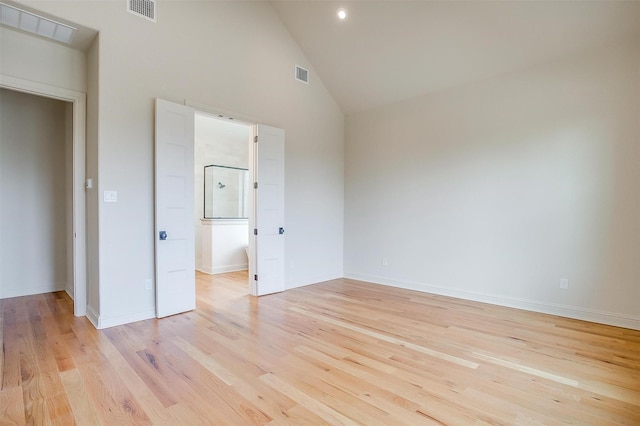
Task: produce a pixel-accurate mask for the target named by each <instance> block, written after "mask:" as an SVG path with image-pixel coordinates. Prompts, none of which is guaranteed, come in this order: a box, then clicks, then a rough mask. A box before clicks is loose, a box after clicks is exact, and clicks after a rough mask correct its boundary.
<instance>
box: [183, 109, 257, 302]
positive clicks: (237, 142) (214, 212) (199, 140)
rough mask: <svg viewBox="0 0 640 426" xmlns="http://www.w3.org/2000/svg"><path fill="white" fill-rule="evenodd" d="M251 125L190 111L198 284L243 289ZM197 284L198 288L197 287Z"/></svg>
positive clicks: (246, 289) (245, 289) (242, 291)
mask: <svg viewBox="0 0 640 426" xmlns="http://www.w3.org/2000/svg"><path fill="white" fill-rule="evenodd" d="M252 132H253V128H252V125H251V124H248V123H244V122H241V121H237V120H234V119H233V118H230V117H224V116H222V115H219V114H208V113H204V112H196V113H195V125H194V200H195V208H194V211H195V215H194V216H195V217H194V221H195V222H194V229H195V258H196V270H197V271H199V275H200V276H199V277H198V280H197V281H198V283H199V284H203V285H204V283H207V285H211V286H216V285H217V283H221V285H222V283H224V284H225V285H227V286H229V285H230V284H231V283H235V286H238V283H239V282H243V283H244V285H243V287H242V289H238V292H239V294H245V295H246V294H248V293H249V279H248V269H249V223H250V215H251V214H252V213H251V211H250V209H249V197H250V195H251V191H250V176H251V173H252V170H251V164H250V155H249V151H250V149H251V146H250V145H251V136H252ZM199 287H200V286H199Z"/></svg>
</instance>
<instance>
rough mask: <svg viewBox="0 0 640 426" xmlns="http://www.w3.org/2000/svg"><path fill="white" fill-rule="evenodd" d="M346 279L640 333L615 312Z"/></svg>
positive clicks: (639, 322)
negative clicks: (622, 328) (628, 329)
mask: <svg viewBox="0 0 640 426" xmlns="http://www.w3.org/2000/svg"><path fill="white" fill-rule="evenodd" d="M345 278H348V279H353V280H358V281H366V282H370V283H374V284H382V285H387V286H390V287H397V288H404V289H407V290H416V291H420V292H423V293H431V294H438V295H441V296H449V297H455V298H458V299H465V300H473V301H475V302H483V303H490V304H492V305H499V306H506V307H509V308H517V309H523V310H526V311H533V312H540V313H543V314H550V315H557V316H561V317H566V318H573V319H579V320H583V321H591V322H596V323H600V324H607V325H613V326H617V327H624V328H630V329H634V330H640V317H637V316H631V315H623V314H618V313H615V312H604V311H597V310H593V309H585V308H581V307H576V306H567V305H560V304H555V303H544V302H539V301H535V300H528V299H521V298H515V297H504V296H497V295H491V294H483V293H475V292H468V291H461V290H452V289H448V288H444V287H437V286H433V285H428V284H423V283H417V282H408V281H396V280H392V279H388V278H380V277H375V276H372V275H365V274H357V273H347V274H345Z"/></svg>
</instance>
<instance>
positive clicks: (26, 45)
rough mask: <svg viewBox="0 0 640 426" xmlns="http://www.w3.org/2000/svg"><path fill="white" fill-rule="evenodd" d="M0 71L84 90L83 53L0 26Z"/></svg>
mask: <svg viewBox="0 0 640 426" xmlns="http://www.w3.org/2000/svg"><path fill="white" fill-rule="evenodd" d="M0 73H2V74H5V75H9V76H13V77H20V78H22V79H25V80H30V81H36V82H38V83H44V84H47V85H50V86H55V87H60V88H64V89H69V90H75V91H77V92H83V93H84V92H86V89H87V69H86V55H85V54H84V53H83V52H80V51H78V50H75V49H71V48H69V47H66V46H63V45H61V44H58V43H53V42H49V41H47V40H45V39H42V38H39V37H33V36H29V35H27V34H23V33H20V32H17V31H14V30H10V29H7V28H4V27H0Z"/></svg>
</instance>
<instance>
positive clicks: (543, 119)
mask: <svg viewBox="0 0 640 426" xmlns="http://www.w3.org/2000/svg"><path fill="white" fill-rule="evenodd" d="M639 70H640V43H638V41H633V42H631V41H630V42H629V43H628V44H624V45H619V46H608V47H607V48H604V49H601V50H597V51H591V52H584V53H583V54H580V55H577V56H574V57H570V58H564V59H561V60H558V61H557V62H554V63H549V64H546V65H544V66H538V67H535V68H531V69H527V70H525V71H521V72H517V73H512V74H508V75H504V76H502V77H500V78H494V79H490V80H486V81H483V82H479V83H474V84H470V85H467V86H464V87H459V88H455V89H451V90H447V91H442V92H439V93H434V94H432V95H428V96H424V97H421V98H418V99H414V100H410V101H406V102H402V103H399V104H396V105H392V106H389V107H385V108H381V109H377V110H374V111H370V112H364V113H361V114H356V115H353V116H349V117H347V130H346V177H345V179H346V189H345V191H346V194H345V198H346V206H345V209H346V213H345V275H346V276H348V277H354V278H360V279H365V280H370V281H374V282H379V283H385V284H390V285H397V286H400V287H408V288H414V289H418V290H422V291H427V292H433V293H441V294H448V295H453V296H458V297H464V298H469V299H475V300H485V301H489V302H493V303H498V304H505V305H511V306H518V307H523V308H526V309H533V310H539V311H544V312H552V313H560V314H563V315H567V316H573V317H578V318H587V319H593V320H597V321H602V322H605V323H607V322H608V323H613V324H618V325H623V326H628V327H634V328H640V286H639V285H638V284H639V283H640V220H639V218H640V167H639V166H638V165H639V164H640V101H639V100H640V71H639ZM382 258H386V259H387V262H388V266H383V265H382ZM561 278H568V279H569V289H568V290H561V289H559V280H560V279H561Z"/></svg>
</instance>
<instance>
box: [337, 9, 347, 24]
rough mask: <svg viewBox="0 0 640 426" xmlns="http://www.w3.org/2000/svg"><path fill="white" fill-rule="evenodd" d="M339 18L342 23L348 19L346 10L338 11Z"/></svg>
mask: <svg viewBox="0 0 640 426" xmlns="http://www.w3.org/2000/svg"><path fill="white" fill-rule="evenodd" d="M338 18H339V19H340V20H341V21H344V20H345V19H347V11H346V10H344V9H338Z"/></svg>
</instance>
